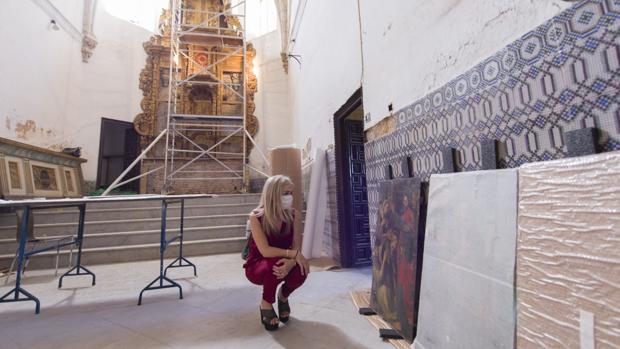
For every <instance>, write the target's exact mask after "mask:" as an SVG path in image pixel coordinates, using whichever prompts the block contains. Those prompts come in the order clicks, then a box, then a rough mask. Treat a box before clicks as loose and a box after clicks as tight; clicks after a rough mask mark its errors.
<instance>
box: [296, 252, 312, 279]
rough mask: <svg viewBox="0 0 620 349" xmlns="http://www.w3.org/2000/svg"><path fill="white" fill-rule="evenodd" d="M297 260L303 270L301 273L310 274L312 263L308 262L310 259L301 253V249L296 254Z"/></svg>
mask: <svg viewBox="0 0 620 349" xmlns="http://www.w3.org/2000/svg"><path fill="white" fill-rule="evenodd" d="M295 262H296V263H297V265H299V269H300V270H301V275H308V274H309V273H310V265H309V264H308V260H306V257H304V255H303V254H301V251H297V256H295Z"/></svg>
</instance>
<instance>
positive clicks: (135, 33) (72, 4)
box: [0, 0, 151, 181]
mask: <svg viewBox="0 0 620 349" xmlns="http://www.w3.org/2000/svg"><path fill="white" fill-rule="evenodd" d="M103 2H105V0H103V1H98V9H97V13H96V15H95V27H94V31H95V35H96V36H97V40H98V42H99V43H98V45H97V47H96V48H95V50H94V52H93V55H92V57H91V58H90V61H89V63H82V56H81V43H80V42H77V41H75V40H73V39H72V38H71V37H70V36H69V34H68V33H67V32H66V31H64V30H63V29H61V30H58V31H54V30H51V29H49V27H48V24H49V22H50V19H51V18H50V17H49V16H48V15H47V14H45V13H44V12H43V11H42V10H41V9H40V8H39V7H38V6H37V5H35V4H34V2H32V1H23V0H7V1H4V2H3V4H2V6H3V10H2V11H0V43H1V44H2V46H3V47H4V48H5V49H6V50H7V51H9V52H10V54H3V55H0V122H1V123H0V137H5V138H9V139H13V140H16V141H19V142H24V143H28V144H32V145H36V146H40V147H44V148H50V149H54V150H60V149H62V148H63V147H69V146H79V147H82V157H83V158H85V159H87V160H88V162H87V163H85V164H84V165H82V166H83V167H82V168H83V170H84V178H85V180H87V181H94V180H95V179H96V176H97V158H98V154H99V134H100V126H101V118H102V117H107V118H112V119H117V120H125V121H133V118H134V116H135V115H136V114H137V113H138V112H139V110H140V106H139V103H140V100H141V98H142V93H141V91H140V90H139V89H138V77H139V74H140V70H141V69H142V67H143V66H144V63H145V59H146V54H145V53H144V50H143V48H142V42H144V41H146V40H147V39H148V37H149V36H150V35H151V33H150V32H148V31H147V30H144V29H142V28H140V27H138V26H135V25H133V24H131V23H129V22H126V21H123V20H120V19H118V18H116V17H112V16H111V15H109V14H108V13H106V12H105V10H104V6H103ZM52 3H53V4H54V6H56V7H57V8H58V9H59V10H60V12H61V13H62V14H63V15H64V16H65V17H67V19H68V20H69V21H70V22H71V23H73V25H74V26H76V27H77V28H78V29H79V30H81V23H82V18H81V16H82V5H81V2H78V1H69V0H64V1H52Z"/></svg>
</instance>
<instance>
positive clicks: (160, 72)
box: [133, 0, 258, 161]
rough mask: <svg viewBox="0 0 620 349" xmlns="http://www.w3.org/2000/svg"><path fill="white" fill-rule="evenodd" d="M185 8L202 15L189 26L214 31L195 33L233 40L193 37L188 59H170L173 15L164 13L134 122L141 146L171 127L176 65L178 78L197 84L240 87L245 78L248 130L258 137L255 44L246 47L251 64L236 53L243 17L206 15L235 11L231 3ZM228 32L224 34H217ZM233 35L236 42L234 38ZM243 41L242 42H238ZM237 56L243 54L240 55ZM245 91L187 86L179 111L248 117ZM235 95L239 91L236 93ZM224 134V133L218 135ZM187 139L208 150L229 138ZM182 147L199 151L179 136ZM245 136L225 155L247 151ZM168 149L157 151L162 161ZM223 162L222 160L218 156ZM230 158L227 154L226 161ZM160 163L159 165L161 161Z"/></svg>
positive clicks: (218, 0)
mask: <svg viewBox="0 0 620 349" xmlns="http://www.w3.org/2000/svg"><path fill="white" fill-rule="evenodd" d="M183 6H184V8H185V9H191V10H196V11H195V12H191V11H190V12H186V13H185V15H184V16H183V22H184V23H186V24H205V23H206V21H208V24H209V26H212V27H214V28H196V29H195V30H194V31H193V32H194V33H213V34H219V35H225V36H228V37H227V38H221V39H220V38H218V39H217V40H215V41H214V38H213V37H208V36H201V35H196V36H192V37H191V40H192V43H191V44H184V45H182V46H183V47H181V49H182V50H184V51H183V52H185V54H183V55H180V56H179V57H175V58H174V59H175V62H172V63H171V62H169V60H170V33H171V28H170V22H171V13H170V11H169V10H164V11H162V14H161V16H160V19H159V34H158V35H153V36H152V37H151V38H150V39H149V40H148V41H147V42H145V43H144V44H143V46H144V50H145V52H146V54H147V58H146V64H145V66H144V69H142V71H141V73H140V77H139V82H140V85H139V86H140V89H141V90H142V94H143V98H142V100H141V102H140V107H141V109H142V112H141V113H140V114H138V115H136V117H135V119H134V122H133V123H134V128H135V130H136V132H138V134H140V135H141V136H142V137H141V142H140V144H141V146H142V147H145V146H146V145H147V144H149V140H151V139H153V137H155V136H156V135H157V134H158V133H159V132H161V131H162V130H163V129H164V128H165V127H166V125H165V124H163V121H165V115H166V114H167V107H168V101H167V99H168V83H169V82H168V81H169V78H170V77H169V76H168V75H169V71H170V64H173V69H178V71H175V70H173V71H172V72H173V74H177V73H178V76H179V77H180V78H186V77H188V76H192V80H194V81H199V82H218V81H227V82H228V83H233V84H235V83H239V84H241V81H242V80H241V79H242V78H243V74H245V87H246V106H245V107H246V110H245V115H246V125H247V130H248V132H249V133H250V135H252V136H255V135H256V133H257V132H258V119H257V118H256V116H255V115H254V112H255V109H256V105H255V104H254V96H255V94H256V90H257V80H256V76H255V75H254V73H253V72H252V67H253V62H252V60H253V59H254V57H255V56H256V50H255V49H254V47H253V46H252V45H251V44H248V45H247V46H246V50H245V52H246V65H245V67H244V66H243V64H242V62H243V59H242V57H241V55H240V54H239V53H240V52H241V51H236V50H237V49H238V48H239V47H240V45H241V42H242V38H241V36H240V31H241V30H242V29H243V28H242V25H241V21H240V20H239V18H238V17H235V16H232V15H229V14H223V15H220V16H214V15H213V14H207V13H204V12H200V11H211V12H214V11H217V12H221V11H224V10H225V9H229V8H230V6H231V2H230V1H229V0H184V4H183ZM217 27H222V28H221V29H215V28H217ZM230 36H232V37H233V38H231V37H230ZM235 36H238V37H239V38H238V39H237V38H234V37H235ZM235 52H237V53H235ZM224 53H231V54H233V56H230V57H227V58H224V59H223V57H225V56H224ZM235 55H236V56H235ZM241 87H242V86H240V85H239V86H234V87H233V88H232V89H231V88H229V87H226V86H223V85H221V84H200V83H195V84H191V83H187V84H183V85H182V86H179V87H177V89H176V92H177V101H176V102H177V103H176V107H177V109H176V110H177V112H178V113H183V114H201V115H243V104H242V98H241V97H240V95H242V94H243V88H241ZM233 90H234V91H233ZM218 132H219V133H218ZM185 135H186V136H187V137H188V138H189V139H191V140H192V141H194V142H195V143H196V144H198V145H200V146H201V147H202V146H204V147H208V146H212V145H213V144H215V143H216V142H217V141H218V140H219V139H221V138H223V137H225V136H226V133H225V132H223V131H209V132H207V131H188V132H187V133H185ZM175 140H176V142H177V143H176V145H175V147H178V148H186V149H193V150H196V148H195V146H193V145H192V144H191V143H190V142H188V141H187V140H185V139H181V137H176V138H175ZM242 144H243V136H242V135H241V134H238V135H236V136H233V137H230V138H229V139H227V140H226V141H225V142H223V143H222V144H221V145H219V146H218V149H219V150H220V151H222V152H228V153H231V152H241V149H242ZM251 148H252V144H251V142H248V143H247V149H248V153H249V151H250V150H251ZM163 149H164V147H163V146H162V147H156V148H155V152H156V153H157V155H156V156H163V154H164V153H163ZM214 156H216V157H220V155H214ZM226 156H227V155H225V154H224V155H221V157H222V158H226ZM156 161H158V160H156Z"/></svg>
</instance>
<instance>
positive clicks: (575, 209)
mask: <svg viewBox="0 0 620 349" xmlns="http://www.w3.org/2000/svg"><path fill="white" fill-rule="evenodd" d="M518 224H519V228H518V230H519V235H518V242H517V313H518V319H517V346H518V347H519V348H536V349H538V348H581V349H590V348H597V349H602V348H620V153H618V152H613V153H604V154H598V155H593V156H587V157H581V158H572V159H564V160H557V161H550V162H541V163H535V164H529V165H524V166H523V167H522V168H521V169H520V172H519V217H518Z"/></svg>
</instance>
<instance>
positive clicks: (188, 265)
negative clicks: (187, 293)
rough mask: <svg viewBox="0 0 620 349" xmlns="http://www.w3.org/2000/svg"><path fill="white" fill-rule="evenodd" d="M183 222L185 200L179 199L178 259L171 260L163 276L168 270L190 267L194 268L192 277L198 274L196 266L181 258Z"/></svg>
mask: <svg viewBox="0 0 620 349" xmlns="http://www.w3.org/2000/svg"><path fill="white" fill-rule="evenodd" d="M184 220H185V199H181V224H180V230H181V231H180V235H179V257H177V259H175V260H173V261H172V263H170V264H168V266H167V267H166V269H164V275H166V274H167V273H168V268H182V267H192V268H194V276H198V274H196V265H195V264H194V263H192V262H190V261H188V260H187V258H185V257H184V256H183V222H184ZM177 262H178V264H177ZM183 262H185V263H183Z"/></svg>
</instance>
